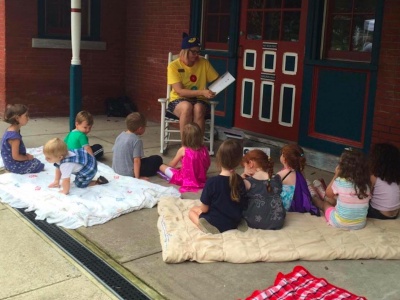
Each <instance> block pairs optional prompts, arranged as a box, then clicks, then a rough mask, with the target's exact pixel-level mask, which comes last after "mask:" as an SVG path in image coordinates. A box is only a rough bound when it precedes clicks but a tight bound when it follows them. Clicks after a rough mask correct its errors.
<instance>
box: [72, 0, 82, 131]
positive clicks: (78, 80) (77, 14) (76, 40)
mask: <svg viewBox="0 0 400 300" xmlns="http://www.w3.org/2000/svg"><path fill="white" fill-rule="evenodd" d="M80 43H81V0H71V46H72V60H71V67H70V76H69V80H70V89H69V95H70V100H69V101H70V111H69V128H70V130H73V129H74V128H75V116H76V114H77V113H78V112H79V111H80V110H81V109H82V66H81V60H80V57H79V52H80V47H81V44H80Z"/></svg>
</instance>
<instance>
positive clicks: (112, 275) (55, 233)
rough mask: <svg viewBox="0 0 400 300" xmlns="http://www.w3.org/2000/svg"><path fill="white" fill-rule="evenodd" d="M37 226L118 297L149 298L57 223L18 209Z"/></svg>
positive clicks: (146, 299) (138, 299)
mask: <svg viewBox="0 0 400 300" xmlns="http://www.w3.org/2000/svg"><path fill="white" fill-rule="evenodd" d="M17 210H18V211H19V212H20V213H21V214H22V215H23V216H24V217H25V218H26V219H28V220H29V221H30V222H31V223H32V224H33V225H34V226H35V227H37V228H38V229H39V230H40V231H42V232H43V233H44V234H45V235H46V236H48V237H49V238H50V239H51V240H53V241H54V242H55V243H56V244H57V245H58V246H59V247H60V248H62V249H63V250H64V251H65V252H66V253H68V254H69V255H70V256H71V257H72V258H73V259H75V260H76V261H77V262H78V263H80V264H81V265H82V266H83V267H84V268H85V269H86V270H87V271H89V272H90V273H91V274H92V275H93V276H94V277H96V278H97V279H98V280H99V281H100V282H102V283H103V284H104V285H105V286H107V287H108V288H109V289H110V290H111V291H113V292H114V294H115V295H116V296H117V297H120V298H121V299H129V300H131V299H132V300H136V299H137V300H142V299H144V300H148V299H150V298H149V297H147V296H146V295H145V294H144V293H143V292H142V291H140V290H139V289H138V288H137V287H135V286H134V285H132V283H130V282H129V281H128V280H126V279H125V278H124V277H123V276H121V275H120V274H119V273H118V272H117V271H115V270H114V269H113V268H112V267H111V266H110V265H109V264H107V263H106V262H105V261H103V260H102V259H101V258H99V257H98V256H97V255H96V254H94V253H93V252H92V251H90V250H89V249H88V248H86V247H85V246H84V245H82V244H81V243H80V242H78V241H77V240H75V239H73V238H72V237H71V236H69V235H68V234H67V233H66V232H65V231H63V230H62V229H60V228H59V227H58V226H57V225H54V224H49V223H47V222H46V221H42V220H35V217H36V214H35V213H34V212H26V211H24V210H25V208H18V209H17Z"/></svg>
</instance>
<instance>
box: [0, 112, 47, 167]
mask: <svg viewBox="0 0 400 300" xmlns="http://www.w3.org/2000/svg"><path fill="white" fill-rule="evenodd" d="M4 121H6V122H7V123H9V124H11V125H10V127H8V128H7V130H6V132H5V133H4V135H3V139H2V140H1V158H2V159H3V163H4V167H5V169H6V170H8V171H9V172H11V173H16V174H27V173H39V172H41V171H43V169H44V164H43V163H41V162H40V160H38V159H37V158H34V157H33V155H31V154H29V153H26V148H25V145H24V142H23V141H22V136H21V134H20V130H21V127H22V126H25V125H26V124H27V123H28V121H29V115H28V108H27V107H26V106H25V105H23V104H9V105H7V109H6V113H5V115H4Z"/></svg>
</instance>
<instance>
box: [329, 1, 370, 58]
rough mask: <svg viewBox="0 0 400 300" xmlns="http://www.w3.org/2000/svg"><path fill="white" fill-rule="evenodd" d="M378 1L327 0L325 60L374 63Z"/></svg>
mask: <svg viewBox="0 0 400 300" xmlns="http://www.w3.org/2000/svg"><path fill="white" fill-rule="evenodd" d="M376 2H377V0H327V14H326V16H327V21H326V24H327V25H326V28H325V34H324V36H325V41H326V43H325V50H324V56H325V58H329V59H343V60H353V61H365V62H369V61H371V51H372V45H373V44H372V42H373V41H372V38H373V33H374V27H375V8H376Z"/></svg>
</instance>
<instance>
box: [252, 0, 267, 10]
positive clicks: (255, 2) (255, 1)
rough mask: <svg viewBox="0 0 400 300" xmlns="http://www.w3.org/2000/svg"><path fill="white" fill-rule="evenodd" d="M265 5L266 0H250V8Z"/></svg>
mask: <svg viewBox="0 0 400 300" xmlns="http://www.w3.org/2000/svg"><path fill="white" fill-rule="evenodd" d="M263 7H264V0H249V3H248V8H251V9H257V8H263Z"/></svg>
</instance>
